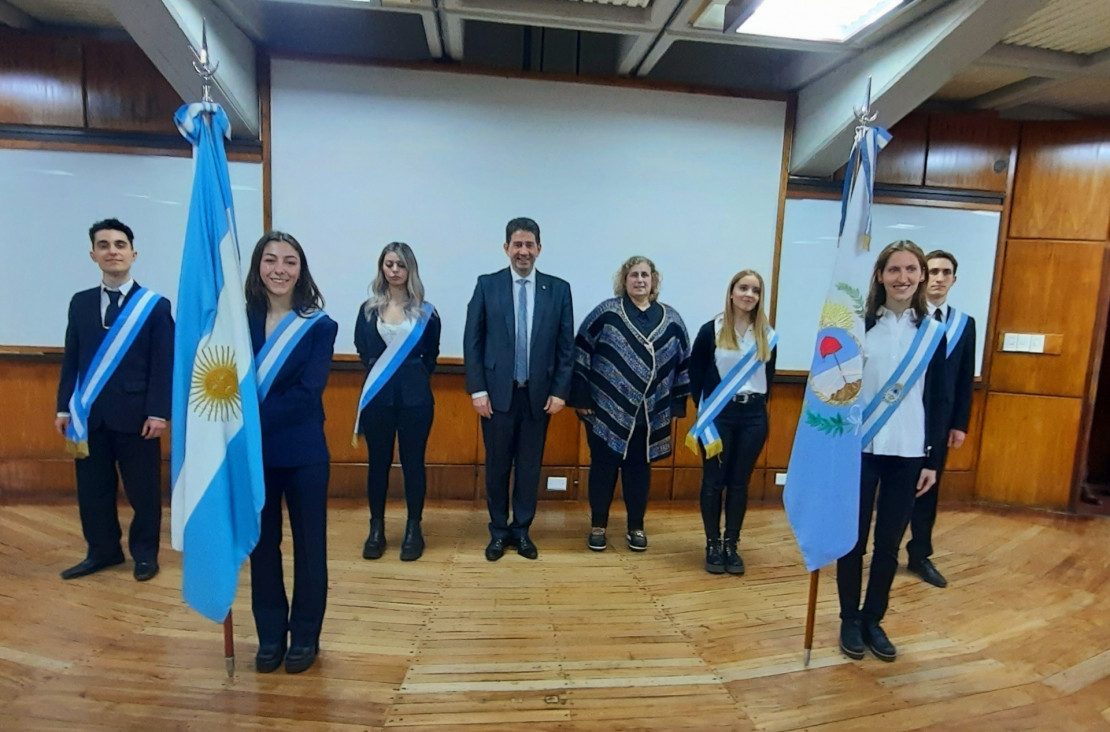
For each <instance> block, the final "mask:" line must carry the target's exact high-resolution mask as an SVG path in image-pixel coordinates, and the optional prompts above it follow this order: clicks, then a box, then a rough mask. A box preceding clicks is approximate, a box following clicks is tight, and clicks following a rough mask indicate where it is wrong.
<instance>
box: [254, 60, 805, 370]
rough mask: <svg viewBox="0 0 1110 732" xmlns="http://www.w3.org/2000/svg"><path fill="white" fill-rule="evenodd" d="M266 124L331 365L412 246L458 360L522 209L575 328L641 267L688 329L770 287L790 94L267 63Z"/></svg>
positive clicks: (278, 189)
mask: <svg viewBox="0 0 1110 732" xmlns="http://www.w3.org/2000/svg"><path fill="white" fill-rule="evenodd" d="M271 115H272V125H271V130H272V133H271V135H272V137H271V140H272V146H271V151H272V152H271V155H272V191H273V216H274V219H273V221H274V227H275V228H277V229H281V230H283V231H288V232H289V233H291V234H293V235H294V236H296V237H297V238H298V240H299V241H300V242H301V243H302V244H303V245H304V247H305V250H306V256H307V258H308V260H309V263H310V266H311V269H312V272H313V277H314V278H315V280H316V282H317V284H318V285H319V286H320V289H321V291H322V292H323V294H324V296H325V298H326V300H327V310H328V313H329V314H330V315H331V316H332V317H333V318H334V319H335V320H336V321H338V322H339V326H340V335H339V338H338V339H337V342H336V351H337V352H348V353H351V352H353V351H354V344H353V332H354V322H355V318H356V316H357V312H358V308H359V305H360V304H361V303H362V302H363V300H364V299H365V298H366V297H367V288H368V285H369V283H370V281H371V280H372V279H373V277H374V270H375V267H376V264H377V257H378V255H379V253H380V252H381V249H382V247H383V246H384V245H385V244H387V243H388V242H390V241H404V242H407V243H408V244H409V245H411V246H412V247H413V250H414V251H415V253H416V256H417V259H418V261H419V264H420V274H421V277H422V279H423V281H424V284H425V287H426V294H427V299H428V300H429V301H430V302H432V303H434V304H435V305H436V306H437V308H438V310H439V313H440V316H441V317H442V319H443V335H442V347H441V353H442V355H443V356H448V357H450V356H455V357H458V356H461V355H462V334H463V326H464V323H465V313H466V304H467V302H468V301H469V299H470V296H471V294H472V292H473V289H474V283H475V280H476V278H477V277H478V275H480V274H483V273H486V272H492V271H495V270H498V269H501V268H503V267H505V266H507V265H508V259H507V258H506V257H505V254H504V251H503V250H502V244H503V243H504V241H505V228H504V227H505V224H506V222H508V221H509V219H511V218H514V217H516V216H529V217H531V218H534V219H536V221H537V222H538V223H539V224H540V228H541V232H542V236H541V243H542V245H543V250H542V252H541V254H540V257H539V260H538V261H537V269H539V270H540V271H541V272H547V273H549V274H553V275H556V276H559V277H562V278H564V279H566V280H568V281H569V282H570V284H571V288H572V292H573V297H574V311H575V319H576V325H577V323H580V322H581V321H582V319H583V318H584V317H585V316H586V314H587V313H588V312H589V311H590V310H591V309H592V308H593V307H594V306H595V305H596V304H597V303H598V302H600V301H601V300H603V299H605V298H607V297H611V296H612V294H613V289H612V287H613V285H612V282H613V274H614V272H615V271H616V270H617V269H618V267H619V266H620V264H621V262H623V261H624V260H625V259H627V258H628V257H629V256H632V255H635V254H642V255H645V256H648V257H650V258H651V259H653V260H654V261H655V263H656V265H657V266H658V268H659V270H660V272H661V273H662V275H663V287H662V294H661V297H660V300H661V301H663V302H665V303H668V304H670V305H672V306H674V307H675V308H677V309H678V311H679V313H680V314H681V315H682V316H683V318H684V319H685V320H686V324H687V327H688V328H689V329H690V330H691V331H693V330H695V329H696V328H697V327H698V326H699V325H700V324H701V323H702V322H704V321H706V320H708V319H709V318H710V317H712V316H713V315H714V314H715V313H717V312H718V311H719V310H720V309H721V307H722V306H723V304H724V301H725V292H724V291H725V288H726V287H727V285H728V280H729V277H730V276H731V275H732V274H733V273H734V272H736V271H738V270H740V269H744V268H749V267H750V268H753V269H757V270H759V271H761V272H762V273H764V276H765V278H766V279H767V280H770V273H771V267H772V264H773V261H774V242H775V226H776V219H777V210H778V200H779V186H780V175H781V169H782V155H783V141H784V133H785V129H786V103H785V102H783V101H767V100H751V99H737V98H731V97H720V96H709V95H698V94H681V93H674V92H661V91H651V90H644V89H632V88H625V87H613V86H600V85H590V84H577V83H569V82H552V81H539V80H533V79H519V78H500V77H495V76H484V75H475V74H461V73H450V72H442V71H424V70H410V69H393V68H378V67H368V66H361V65H344V64H335V63H320V62H311V61H302V60H282V59H275V60H274V62H273V66H272V103H271ZM691 337H692V334H691Z"/></svg>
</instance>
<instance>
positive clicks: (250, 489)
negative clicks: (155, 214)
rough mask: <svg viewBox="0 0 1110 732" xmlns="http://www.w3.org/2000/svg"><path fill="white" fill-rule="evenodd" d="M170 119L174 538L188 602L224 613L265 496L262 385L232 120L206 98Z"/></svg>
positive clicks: (217, 616) (210, 613) (209, 612)
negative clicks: (174, 200) (176, 260)
mask: <svg viewBox="0 0 1110 732" xmlns="http://www.w3.org/2000/svg"><path fill="white" fill-rule="evenodd" d="M174 122H176V123H177V128H178V129H179V130H180V131H181V134H182V135H184V136H185V139H187V140H188V141H189V142H191V143H192V145H193V165H194V167H193V193H192V200H191V202H190V204H189V223H188V228H187V229H186V232H185V251H184V254H183V255H182V258H181V281H180V284H179V286H178V291H177V293H178V294H177V325H176V332H175V338H174V364H173V372H174V373H173V451H172V455H171V468H172V481H173V500H172V504H171V518H172V521H171V524H172V539H173V548H174V549H177V550H178V551H180V552H183V553H184V556H183V559H182V565H183V569H182V581H181V591H182V594H183V595H184V597H185V601H186V602H187V603H189V605H190V606H192V607H193V608H194V609H195V610H196V611H197V612H199V613H200V614H201V615H204V616H205V617H207V618H209V619H210V620H214V621H216V622H222V621H223V620H224V618H225V617H227V614H228V612H229V611H230V609H231V605H232V602H233V601H234V600H235V589H236V586H237V585H238V578H239V568H240V567H241V566H242V564H243V560H245V559H246V558H247V556H248V555H249V554H250V552H251V550H252V549H254V545H255V544H256V543H258V533H259V528H260V519H259V516H260V514H261V512H262V504H263V503H264V501H265V497H266V490H265V486H264V484H263V473H262V434H261V431H260V428H259V420H258V392H257V387H256V383H255V373H254V357H253V351H252V348H251V337H250V330H249V328H248V326H247V311H246V303H245V298H244V295H243V278H242V275H241V274H240V267H239V246H238V242H237V236H236V231H235V211H234V207H233V206H232V199H231V181H230V179H229V178H228V171H227V157H226V155H225V153H224V143H223V137H224V136H225V135H228V136H230V124H229V123H228V120H227V115H226V114H225V113H224V111H223V109H221V108H220V106H219V105H217V104H212V103H203V104H200V103H198V104H187V105H185V106H183V107H181V109H179V110H178V111H177V114H176V115H175V116H174Z"/></svg>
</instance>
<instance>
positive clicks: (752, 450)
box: [701, 397, 767, 541]
mask: <svg viewBox="0 0 1110 732" xmlns="http://www.w3.org/2000/svg"><path fill="white" fill-rule="evenodd" d="M756 399H757V400H758V401H750V402H748V403H746V404H740V403H738V402H729V403H728V404H726V405H725V408H724V409H722V410H721V413H720V414H718V415H717V418H716V419H715V420H713V424H714V425H715V426H716V427H717V431H718V432H719V433H720V435H721V444H722V445H723V449H722V450H721V452H720V453H719V454H718V455H715V456H714V457H711V458H707V457H705V452H704V450H703V451H702V461H701V466H702V472H701V520H702V523H703V524H704V525H705V538H706V539H707V540H709V539H720V538H721V496H722V494H723V495H724V504H725V538H726V539H731V540H733V541H735V540H737V539H739V538H740V529H741V527H742V526H743V525H744V514H746V513H747V511H748V481H749V480H750V479H751V477H752V469H753V468H755V461H756V459H757V458H758V457H759V453H760V452H761V451H762V450H763V443H765V442H766V441H767V402H766V400H765V399H762V398H759V397H756Z"/></svg>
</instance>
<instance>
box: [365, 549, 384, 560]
mask: <svg viewBox="0 0 1110 732" xmlns="http://www.w3.org/2000/svg"><path fill="white" fill-rule="evenodd" d="M383 554H385V546H382V548H381V549H367V548H366V547H363V548H362V558H363V559H381V558H382V555H383Z"/></svg>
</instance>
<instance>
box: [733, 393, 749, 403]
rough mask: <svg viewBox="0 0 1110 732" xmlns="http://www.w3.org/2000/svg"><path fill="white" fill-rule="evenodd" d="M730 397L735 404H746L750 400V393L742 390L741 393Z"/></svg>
mask: <svg viewBox="0 0 1110 732" xmlns="http://www.w3.org/2000/svg"><path fill="white" fill-rule="evenodd" d="M732 399H733V401H735V402H736V403H737V404H747V403H748V402H750V401H751V399H752V395H751V394H750V393H749V392H744V393H743V394H737V395H736V396H734V397H733V398H732Z"/></svg>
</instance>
